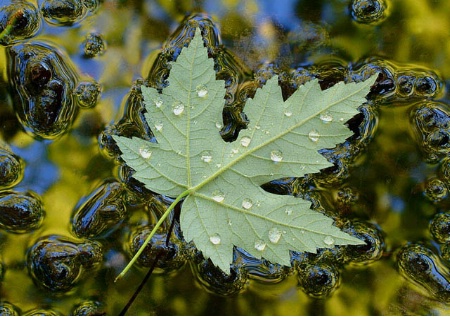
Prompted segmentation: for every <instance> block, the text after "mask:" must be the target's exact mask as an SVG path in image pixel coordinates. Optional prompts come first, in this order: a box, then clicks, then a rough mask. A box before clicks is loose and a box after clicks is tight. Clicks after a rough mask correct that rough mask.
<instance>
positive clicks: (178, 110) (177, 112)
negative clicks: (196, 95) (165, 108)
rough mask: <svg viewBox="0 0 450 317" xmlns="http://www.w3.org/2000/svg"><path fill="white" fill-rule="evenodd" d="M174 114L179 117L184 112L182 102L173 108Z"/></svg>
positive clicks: (175, 104)
mask: <svg viewBox="0 0 450 317" xmlns="http://www.w3.org/2000/svg"><path fill="white" fill-rule="evenodd" d="M172 111H173V114H174V115H176V116H179V115H181V114H182V113H183V111H184V105H183V104H182V103H181V102H178V103H174V104H173V108H172Z"/></svg>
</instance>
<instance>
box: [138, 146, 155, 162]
mask: <svg viewBox="0 0 450 317" xmlns="http://www.w3.org/2000/svg"><path fill="white" fill-rule="evenodd" d="M139 154H140V155H141V156H142V158H144V159H149V158H150V156H152V151H150V150H149V149H148V148H146V147H141V148H140V149H139Z"/></svg>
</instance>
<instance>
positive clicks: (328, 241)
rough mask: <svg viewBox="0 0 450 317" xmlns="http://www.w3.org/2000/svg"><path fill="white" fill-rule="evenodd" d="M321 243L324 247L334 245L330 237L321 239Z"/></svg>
mask: <svg viewBox="0 0 450 317" xmlns="http://www.w3.org/2000/svg"><path fill="white" fill-rule="evenodd" d="M323 242H324V243H325V244H326V245H333V244H334V239H333V238H332V237H330V236H326V237H325V238H324V239H323Z"/></svg>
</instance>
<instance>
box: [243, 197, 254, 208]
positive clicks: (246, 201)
mask: <svg viewBox="0 0 450 317" xmlns="http://www.w3.org/2000/svg"><path fill="white" fill-rule="evenodd" d="M252 207H253V201H252V200H251V199H249V198H245V199H244V200H243V201H242V208H244V209H247V210H248V209H250V208H252Z"/></svg>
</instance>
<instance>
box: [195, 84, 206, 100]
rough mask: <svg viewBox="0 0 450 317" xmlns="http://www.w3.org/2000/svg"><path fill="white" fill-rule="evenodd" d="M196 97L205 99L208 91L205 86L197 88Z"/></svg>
mask: <svg viewBox="0 0 450 317" xmlns="http://www.w3.org/2000/svg"><path fill="white" fill-rule="evenodd" d="M196 90H197V96H199V97H200V98H205V97H206V96H207V95H208V89H207V88H206V86H205V85H200V86H197V89H196Z"/></svg>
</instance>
